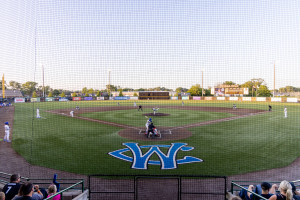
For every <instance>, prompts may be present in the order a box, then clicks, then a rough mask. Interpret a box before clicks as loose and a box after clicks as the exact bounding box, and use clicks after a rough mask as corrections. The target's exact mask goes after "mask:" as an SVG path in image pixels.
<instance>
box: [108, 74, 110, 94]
mask: <svg viewBox="0 0 300 200" xmlns="http://www.w3.org/2000/svg"><path fill="white" fill-rule="evenodd" d="M108 97H109V98H110V70H108Z"/></svg>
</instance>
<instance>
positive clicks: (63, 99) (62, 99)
mask: <svg viewBox="0 0 300 200" xmlns="http://www.w3.org/2000/svg"><path fill="white" fill-rule="evenodd" d="M59 101H69V100H68V99H67V98H63V97H62V98H60V99H59Z"/></svg>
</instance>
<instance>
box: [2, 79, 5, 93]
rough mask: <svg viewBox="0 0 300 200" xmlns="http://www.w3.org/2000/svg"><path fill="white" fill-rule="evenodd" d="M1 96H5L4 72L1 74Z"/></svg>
mask: <svg viewBox="0 0 300 200" xmlns="http://www.w3.org/2000/svg"><path fill="white" fill-rule="evenodd" d="M2 98H3V99H4V98H5V84H4V74H3V76H2Z"/></svg>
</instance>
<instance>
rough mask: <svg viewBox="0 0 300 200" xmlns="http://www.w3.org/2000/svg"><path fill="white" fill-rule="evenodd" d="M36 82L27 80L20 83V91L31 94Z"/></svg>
mask: <svg viewBox="0 0 300 200" xmlns="http://www.w3.org/2000/svg"><path fill="white" fill-rule="evenodd" d="M36 86H37V83H36V82H32V81H27V82H26V83H24V84H22V88H21V91H22V92H23V93H24V94H26V95H28V96H31V94H32V93H33V92H34V91H35V90H36Z"/></svg>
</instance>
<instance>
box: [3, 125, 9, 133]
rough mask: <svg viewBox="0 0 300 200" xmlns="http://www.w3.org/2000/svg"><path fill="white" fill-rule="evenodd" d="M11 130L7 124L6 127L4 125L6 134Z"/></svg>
mask: <svg viewBox="0 0 300 200" xmlns="http://www.w3.org/2000/svg"><path fill="white" fill-rule="evenodd" d="M9 129H10V128H9V126H8V125H7V124H5V125H4V130H5V132H8V131H9Z"/></svg>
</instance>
